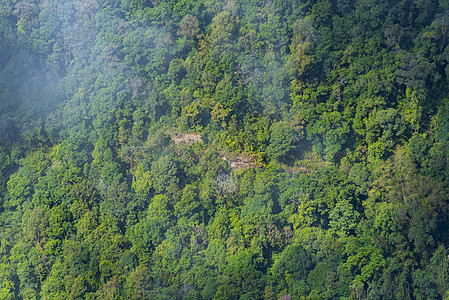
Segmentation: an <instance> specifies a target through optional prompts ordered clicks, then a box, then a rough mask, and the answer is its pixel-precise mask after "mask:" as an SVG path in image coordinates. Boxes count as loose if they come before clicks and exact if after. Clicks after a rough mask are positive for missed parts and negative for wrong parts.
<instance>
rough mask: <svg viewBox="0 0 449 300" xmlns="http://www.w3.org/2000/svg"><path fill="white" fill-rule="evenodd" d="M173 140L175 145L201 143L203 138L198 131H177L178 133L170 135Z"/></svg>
mask: <svg viewBox="0 0 449 300" xmlns="http://www.w3.org/2000/svg"><path fill="white" fill-rule="evenodd" d="M171 138H172V140H173V142H174V143H175V145H180V144H185V145H190V144H193V143H202V142H203V139H202V138H201V135H199V134H198V133H182V132H181V133H178V134H172V136H171Z"/></svg>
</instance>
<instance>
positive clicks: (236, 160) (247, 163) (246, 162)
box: [221, 155, 256, 170]
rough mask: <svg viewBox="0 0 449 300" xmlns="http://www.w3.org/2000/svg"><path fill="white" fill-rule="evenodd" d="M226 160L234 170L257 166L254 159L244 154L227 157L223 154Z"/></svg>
mask: <svg viewBox="0 0 449 300" xmlns="http://www.w3.org/2000/svg"><path fill="white" fill-rule="evenodd" d="M221 158H223V160H224V161H226V162H227V163H228V164H229V166H230V167H231V169H232V170H238V169H248V168H254V167H255V166H256V164H255V162H254V159H253V158H251V157H246V156H243V155H237V156H235V157H232V158H231V157H227V156H226V155H222V157H221Z"/></svg>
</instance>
